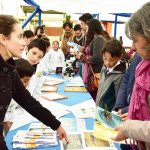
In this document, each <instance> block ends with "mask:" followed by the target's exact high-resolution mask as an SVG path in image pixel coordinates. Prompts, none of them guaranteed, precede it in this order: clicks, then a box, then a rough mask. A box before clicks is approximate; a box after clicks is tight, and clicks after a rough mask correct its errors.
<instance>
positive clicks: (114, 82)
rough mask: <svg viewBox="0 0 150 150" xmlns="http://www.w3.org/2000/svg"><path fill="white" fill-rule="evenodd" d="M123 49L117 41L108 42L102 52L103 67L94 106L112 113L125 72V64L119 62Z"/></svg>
mask: <svg viewBox="0 0 150 150" xmlns="http://www.w3.org/2000/svg"><path fill="white" fill-rule="evenodd" d="M123 54H124V48H123V47H122V45H121V43H120V42H119V41H118V40H115V39H112V40H108V41H107V42H106V44H105V46H104V48H103V50H102V55H103V61H104V66H103V68H102V70H101V78H100V83H99V88H98V93H97V97H96V105H97V106H99V107H102V108H104V109H106V110H108V111H112V109H113V107H114V105H115V102H116V97H117V93H118V89H119V86H120V83H121V80H122V76H123V74H124V72H125V70H126V64H125V62H122V61H121V58H122V56H123Z"/></svg>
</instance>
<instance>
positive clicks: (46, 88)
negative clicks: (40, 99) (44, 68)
mask: <svg viewBox="0 0 150 150" xmlns="http://www.w3.org/2000/svg"><path fill="white" fill-rule="evenodd" d="M57 90H58V87H57V86H55V85H54V86H50V85H49V86H48V85H43V86H42V88H41V92H57Z"/></svg>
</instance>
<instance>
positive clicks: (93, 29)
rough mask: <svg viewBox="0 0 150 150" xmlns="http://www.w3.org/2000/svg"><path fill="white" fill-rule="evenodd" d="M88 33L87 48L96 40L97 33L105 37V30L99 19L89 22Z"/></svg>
mask: <svg viewBox="0 0 150 150" xmlns="http://www.w3.org/2000/svg"><path fill="white" fill-rule="evenodd" d="M87 25H88V32H87V35H86V42H85V47H87V46H88V45H89V44H90V43H91V41H92V40H93V39H94V34H95V33H96V34H97V35H103V28H102V25H101V23H100V21H98V20H97V19H91V20H89V22H88V24H87Z"/></svg>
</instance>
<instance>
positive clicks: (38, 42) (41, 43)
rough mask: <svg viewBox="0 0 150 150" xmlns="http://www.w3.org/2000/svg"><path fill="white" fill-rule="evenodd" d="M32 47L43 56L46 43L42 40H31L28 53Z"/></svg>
mask: <svg viewBox="0 0 150 150" xmlns="http://www.w3.org/2000/svg"><path fill="white" fill-rule="evenodd" d="M33 47H36V48H38V49H40V50H41V51H42V52H43V53H44V55H45V53H46V49H47V47H46V43H45V41H44V40H43V39H34V40H32V41H31V42H30V43H29V45H28V51H30V49H31V48H33Z"/></svg>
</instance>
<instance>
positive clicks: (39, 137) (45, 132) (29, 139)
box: [13, 123, 58, 149]
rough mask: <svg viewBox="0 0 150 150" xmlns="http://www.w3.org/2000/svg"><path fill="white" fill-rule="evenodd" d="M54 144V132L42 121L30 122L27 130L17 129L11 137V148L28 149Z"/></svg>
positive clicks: (55, 140) (55, 142) (56, 143)
mask: <svg viewBox="0 0 150 150" xmlns="http://www.w3.org/2000/svg"><path fill="white" fill-rule="evenodd" d="M56 145H58V142H57V138H56V133H55V132H54V131H53V130H51V129H50V128H49V127H46V126H45V125H43V124H42V123H32V124H31V125H30V127H29V129H28V130H26V131H18V132H17V133H16V135H15V136H14V137H13V148H20V149H26V148H27V149H30V148H44V147H51V146H56Z"/></svg>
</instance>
